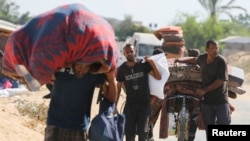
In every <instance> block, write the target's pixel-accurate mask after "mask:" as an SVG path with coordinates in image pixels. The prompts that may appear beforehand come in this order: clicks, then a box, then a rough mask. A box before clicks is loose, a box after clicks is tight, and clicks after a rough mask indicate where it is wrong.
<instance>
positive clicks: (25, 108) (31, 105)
mask: <svg viewBox="0 0 250 141" xmlns="http://www.w3.org/2000/svg"><path fill="white" fill-rule="evenodd" d="M16 102H17V106H16V108H17V110H18V112H19V114H20V115H21V116H23V117H27V118H26V120H25V121H24V122H23V125H24V126H26V127H28V128H30V129H33V130H36V131H38V132H40V133H42V134H43V133H44V127H45V123H46V119H47V111H48V106H47V105H46V104H45V102H43V103H35V102H31V101H27V100H18V101H16Z"/></svg>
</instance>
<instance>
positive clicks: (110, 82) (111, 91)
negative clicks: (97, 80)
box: [102, 69, 117, 102]
mask: <svg viewBox="0 0 250 141" xmlns="http://www.w3.org/2000/svg"><path fill="white" fill-rule="evenodd" d="M114 72H115V69H114V70H111V71H109V72H107V73H105V74H106V76H107V82H106V83H104V85H102V88H103V92H104V97H105V98H107V99H108V100H109V101H110V102H116V100H117V87H116V81H115V73H114Z"/></svg>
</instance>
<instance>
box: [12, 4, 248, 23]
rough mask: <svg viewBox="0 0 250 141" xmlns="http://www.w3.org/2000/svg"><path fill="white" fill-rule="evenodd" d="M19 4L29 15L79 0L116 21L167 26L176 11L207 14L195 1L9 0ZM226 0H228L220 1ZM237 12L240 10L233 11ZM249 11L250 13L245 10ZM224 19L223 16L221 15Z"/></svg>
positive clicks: (174, 16) (177, 12)
mask: <svg viewBox="0 0 250 141" xmlns="http://www.w3.org/2000/svg"><path fill="white" fill-rule="evenodd" d="M12 1H14V2H15V3H16V4H17V5H19V6H20V9H19V10H20V12H26V11H29V12H30V13H31V15H36V14H39V13H41V12H45V11H47V10H50V9H52V8H54V7H57V6H59V5H62V4H67V3H82V4H84V5H85V6H87V7H88V8H89V9H91V10H92V11H93V12H95V13H97V14H99V15H101V16H105V17H113V18H117V19H119V20H123V19H124V15H131V16H132V17H133V20H134V21H142V22H143V24H144V25H145V26H148V25H149V24H150V23H152V24H158V27H162V26H166V25H170V24H171V22H172V21H174V20H175V19H176V17H177V15H178V14H180V13H188V14H193V15H198V16H199V17H201V18H205V17H206V16H207V13H206V11H205V10H204V9H203V8H202V7H201V6H200V4H199V2H198V0H39V1H37V0H12ZM223 1H226V2H228V0H223ZM235 5H239V6H242V7H244V8H246V9H249V11H250V0H236V2H235ZM232 12H233V13H235V14H238V13H239V12H241V11H232ZM248 13H250V12H248ZM222 18H223V17H222Z"/></svg>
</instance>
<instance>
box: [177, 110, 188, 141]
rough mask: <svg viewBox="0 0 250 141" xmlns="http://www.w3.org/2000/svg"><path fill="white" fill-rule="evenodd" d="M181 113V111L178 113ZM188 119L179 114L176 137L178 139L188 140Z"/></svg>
mask: <svg viewBox="0 0 250 141" xmlns="http://www.w3.org/2000/svg"><path fill="white" fill-rule="evenodd" d="M179 114H181V113H179ZM188 127H189V119H188V117H186V116H185V115H181V116H179V118H178V122H177V139H178V141H188Z"/></svg>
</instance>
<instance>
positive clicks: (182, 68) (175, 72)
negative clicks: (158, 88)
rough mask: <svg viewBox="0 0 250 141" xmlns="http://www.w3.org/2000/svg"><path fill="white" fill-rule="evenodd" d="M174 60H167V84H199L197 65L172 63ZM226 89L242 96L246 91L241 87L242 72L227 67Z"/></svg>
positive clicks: (236, 68) (199, 75) (242, 81)
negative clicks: (188, 82) (227, 79)
mask: <svg viewBox="0 0 250 141" xmlns="http://www.w3.org/2000/svg"><path fill="white" fill-rule="evenodd" d="M174 61H175V59H174V58H170V59H168V66H169V72H170V76H169V79H168V81H167V82H169V83H171V82H180V81H194V82H201V72H200V67H199V66H198V65H192V64H188V63H174ZM228 75H229V81H228V87H229V91H231V92H233V93H236V94H244V93H245V92H246V91H245V89H244V88H243V87H242V85H243V83H244V70H243V69H241V68H238V67H235V66H231V65H228Z"/></svg>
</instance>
